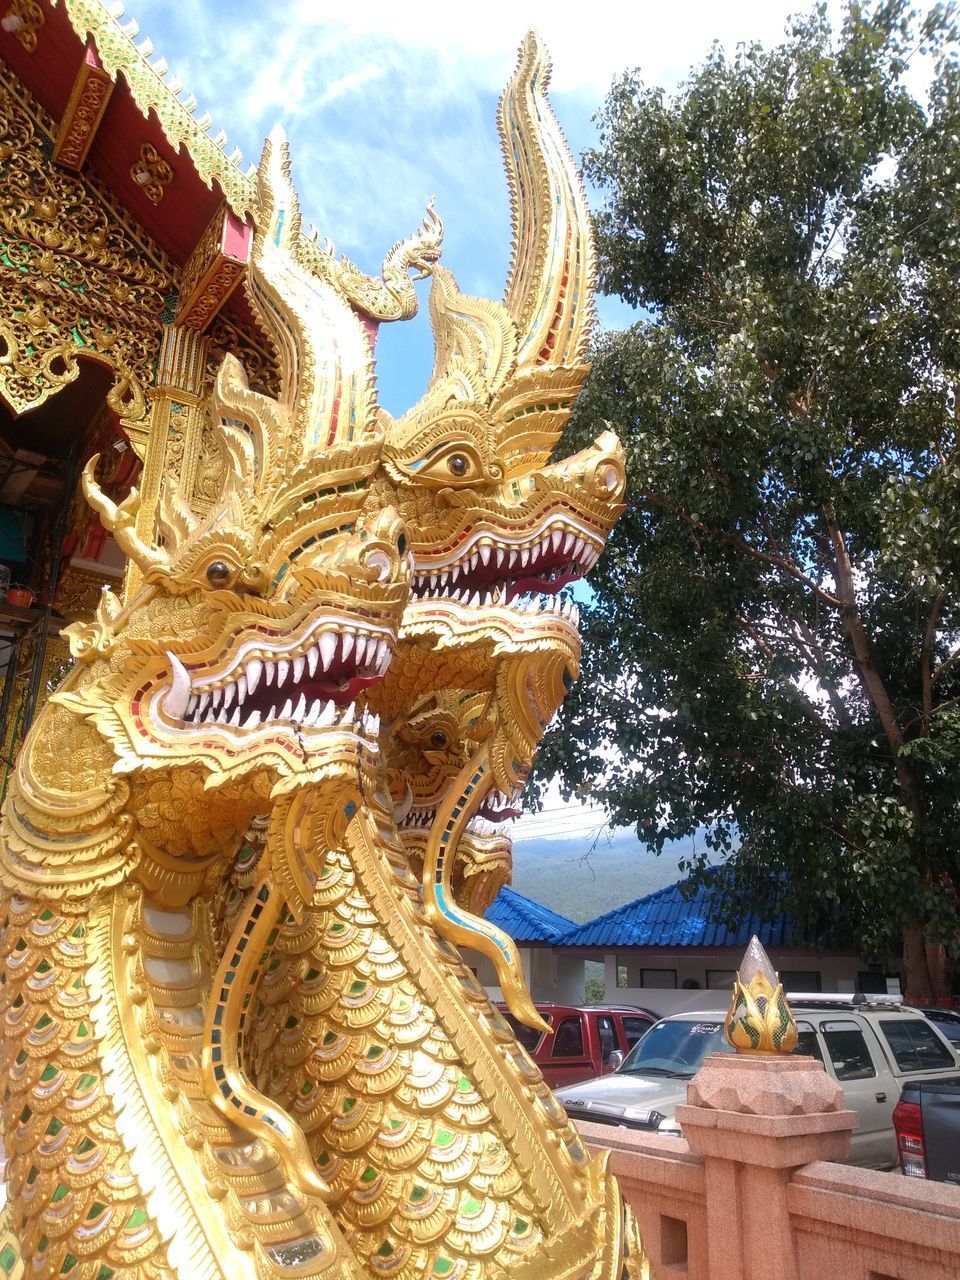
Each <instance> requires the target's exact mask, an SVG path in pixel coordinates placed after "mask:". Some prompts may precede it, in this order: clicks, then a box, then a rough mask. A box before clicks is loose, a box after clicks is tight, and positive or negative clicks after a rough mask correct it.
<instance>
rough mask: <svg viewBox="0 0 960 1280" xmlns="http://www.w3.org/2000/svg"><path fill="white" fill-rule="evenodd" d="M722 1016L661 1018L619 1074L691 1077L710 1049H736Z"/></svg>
mask: <svg viewBox="0 0 960 1280" xmlns="http://www.w3.org/2000/svg"><path fill="white" fill-rule="evenodd" d="M732 1052H733V1049H732V1047H731V1046H730V1044H729V1042H728V1041H727V1039H726V1037H725V1036H724V1034H723V1022H722V1020H718V1019H702V1020H700V1021H694V1020H693V1019H692V1018H691V1019H690V1020H689V1021H687V1020H683V1021H678V1022H658V1023H657V1025H656V1026H655V1027H651V1028H650V1030H649V1031H648V1032H647V1034H646V1035H645V1036H644V1037H643V1039H642V1040H638V1041H637V1043H636V1044H635V1045H634V1046H633V1048H632V1049H631V1050H630V1052H629V1053H628V1054H627V1056H626V1057H625V1058H624V1060H623V1062H622V1063H621V1065H620V1067H619V1068H618V1074H620V1075H624V1074H626V1075H650V1076H675V1077H677V1078H679V1079H683V1080H688V1079H690V1077H691V1076H694V1075H696V1073H697V1072H698V1071H699V1070H700V1065H701V1063H702V1062H703V1060H704V1058H705V1057H706V1056H707V1054H708V1053H732Z"/></svg>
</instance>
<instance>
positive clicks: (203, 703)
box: [197, 689, 210, 720]
mask: <svg viewBox="0 0 960 1280" xmlns="http://www.w3.org/2000/svg"><path fill="white" fill-rule="evenodd" d="M209 701H210V690H209V689H205V690H204V691H203V693H201V694H200V705H199V706H198V707H197V719H198V720H199V719H201V718H202V716H203V713H204V712H205V711H206V709H207V704H208V703H209Z"/></svg>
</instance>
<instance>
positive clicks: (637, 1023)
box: [498, 1003, 657, 1089]
mask: <svg viewBox="0 0 960 1280" xmlns="http://www.w3.org/2000/svg"><path fill="white" fill-rule="evenodd" d="M498 1007H499V1009H500V1010H501V1012H502V1013H503V1015H504V1017H505V1018H506V1019H507V1021H508V1022H509V1023H510V1025H511V1027H512V1028H513V1030H514V1034H515V1035H516V1037H517V1039H518V1040H519V1041H520V1043H521V1044H522V1045H523V1047H524V1048H525V1049H526V1051H527V1052H528V1053H529V1054H530V1056H531V1058H533V1060H534V1062H535V1063H536V1064H537V1066H538V1067H539V1068H540V1070H541V1071H542V1072H543V1076H544V1079H545V1080H546V1082H547V1084H548V1085H550V1087H551V1088H552V1089H559V1088H560V1087H561V1086H562V1085H565V1084H579V1082H580V1081H581V1080H593V1079H594V1078H595V1077H596V1076H602V1075H604V1074H605V1073H606V1072H607V1071H612V1070H613V1069H614V1067H617V1066H619V1065H620V1063H621V1062H622V1061H623V1058H624V1056H625V1055H626V1054H627V1052H628V1051H629V1050H630V1049H632V1048H633V1046H634V1045H635V1044H636V1042H637V1041H638V1040H639V1039H640V1037H641V1036H642V1035H643V1033H644V1032H645V1031H646V1030H647V1029H648V1028H649V1027H652V1026H653V1024H654V1023H655V1022H656V1021H657V1018H656V1016H655V1015H654V1014H652V1013H648V1012H647V1010H646V1009H638V1008H636V1007H635V1006H632V1005H581V1006H580V1007H579V1008H578V1007H576V1006H574V1005H569V1004H539V1003H538V1004H537V1012H538V1013H539V1014H540V1015H541V1017H543V1018H544V1020H545V1021H547V1022H549V1023H550V1027H551V1031H550V1032H549V1034H545V1033H543V1032H540V1031H534V1030H533V1028H532V1027H528V1026H526V1025H525V1024H524V1023H522V1022H518V1021H517V1020H516V1018H514V1017H513V1015H512V1014H510V1013H509V1012H508V1011H507V1010H506V1009H505V1008H504V1006H503V1005H499V1006H498ZM611 1055H615V1056H614V1057H611Z"/></svg>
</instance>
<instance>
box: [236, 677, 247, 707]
mask: <svg viewBox="0 0 960 1280" xmlns="http://www.w3.org/2000/svg"><path fill="white" fill-rule="evenodd" d="M246 700H247V677H246V676H241V677H240V679H239V680H238V681H237V701H238V702H246Z"/></svg>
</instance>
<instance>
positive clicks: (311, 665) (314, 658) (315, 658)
mask: <svg viewBox="0 0 960 1280" xmlns="http://www.w3.org/2000/svg"><path fill="white" fill-rule="evenodd" d="M319 661H320V650H319V649H318V648H317V646H316V645H315V644H312V645H311V646H310V648H309V649H308V650H307V671H308V672H309V674H310V675H311V676H313V675H316V672H317V663H318V662H319Z"/></svg>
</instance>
